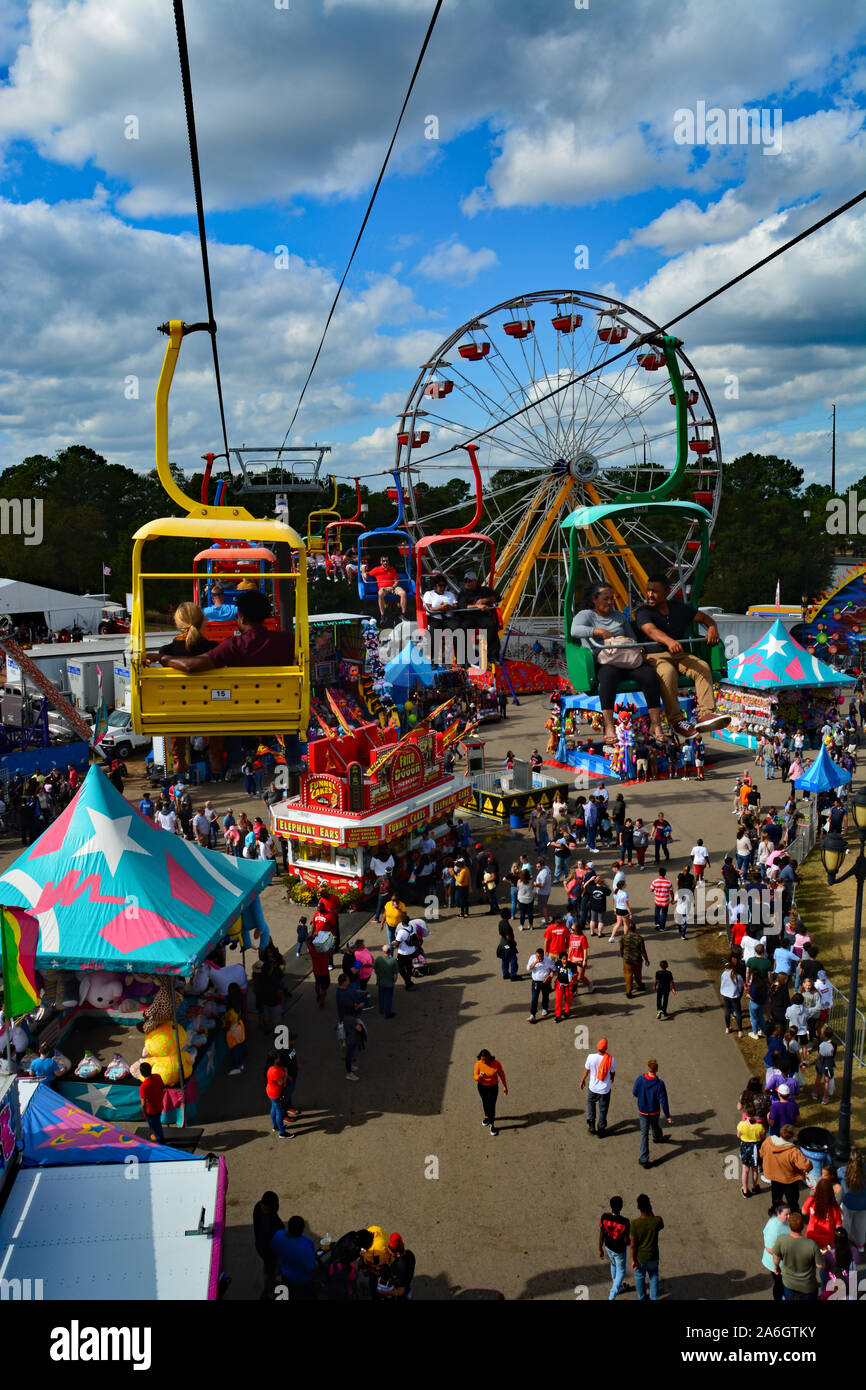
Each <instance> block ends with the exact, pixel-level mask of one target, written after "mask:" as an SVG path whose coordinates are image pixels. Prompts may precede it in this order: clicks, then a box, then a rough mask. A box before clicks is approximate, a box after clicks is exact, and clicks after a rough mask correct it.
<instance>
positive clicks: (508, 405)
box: [455, 358, 547, 464]
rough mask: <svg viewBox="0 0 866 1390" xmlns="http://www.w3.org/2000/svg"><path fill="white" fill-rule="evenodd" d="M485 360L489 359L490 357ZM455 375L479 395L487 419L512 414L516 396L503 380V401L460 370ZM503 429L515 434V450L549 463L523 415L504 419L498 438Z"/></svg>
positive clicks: (475, 432)
mask: <svg viewBox="0 0 866 1390" xmlns="http://www.w3.org/2000/svg"><path fill="white" fill-rule="evenodd" d="M485 360H487V361H489V358H488V359H485ZM455 375H456V376H459V377H460V378H461V380H462V381H463V382H464V383H465V386H466V387H468V388H470V389H471V390H472V391H474V392H475V393H476V395H477V396H478V402H477V403H478V404H479V405H480V407H481V409H482V410H483V411H484V413H485V416H486V418H487V419H491V420H495V419H496V417H497V416H498V415H501V414H505V415H509V414H511V411H512V410H513V408H514V397H513V395H512V394H510V393H509V392H508V390H507V389H506V388H505V386H504V384H503V383H502V382H501V381H500V383H499V384H500V386H502V389H503V390H504V391H505V396H504V398H503V400H502V401H497V400H496V399H495V398H494V397H493V396H491V395H490V394H489V392H487V391H485V390H484V389H483V387H481V386H480V385H479V384H478V383H477V382H475V381H470V380H469V378H467V377H465V376H464V375H463V373H462V372H460V371H459V370H458V371H457V372H456V373H455ZM494 375H495V376H497V380H499V378H498V375H497V374H496V373H495V372H494ZM520 404H521V405H522V404H523V402H522V401H521V402H520ZM501 430H508V432H509V434H510V435H513V436H514V439H515V441H516V446H515V451H519V450H523V452H524V453H528V454H530V456H531V457H534V458H536V459H537V461H538V462H539V463H540V464H546V463H547V460H546V458H545V457H544V456H543V455H542V453H541V452H540V451H539V449H538V442H537V439H536V436H535V434H534V433H533V432H532V430H531V429H530V428H529V427H528V426H527V425H526V424H524V423H523V417H522V416H520V417H518V419H517V420H510V421H508V423H507V424H506V423H505V422H504V421H503V423H502V425H500V426H499V427H498V430H497V437H498V438H501V435H500V431H501ZM472 433H473V434H477V433H478V431H477V430H476V429H473V430H472Z"/></svg>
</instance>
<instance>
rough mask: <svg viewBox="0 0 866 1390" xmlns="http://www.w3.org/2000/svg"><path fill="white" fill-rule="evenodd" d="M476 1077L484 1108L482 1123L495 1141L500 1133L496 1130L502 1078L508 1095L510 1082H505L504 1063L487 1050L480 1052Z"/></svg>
mask: <svg viewBox="0 0 866 1390" xmlns="http://www.w3.org/2000/svg"><path fill="white" fill-rule="evenodd" d="M474 1076H475V1080H476V1082H477V1083H478V1094H479V1095H480V1097H481V1104H482V1106H483V1108H484V1119H483V1120H482V1121H481V1123H482V1124H483V1125H484V1126H485V1128H487V1129H489V1131H490V1133H491V1135H492V1136H493V1138H494V1139H495V1138H496V1136H497V1134H498V1133H499V1130H498V1129H497V1128H496V1102H497V1100H498V1099H499V1081H500V1078H501V1079H502V1089H503V1091H504V1092H505V1094H506V1095H508V1082H507V1081H506V1080H505V1072H504V1071H503V1070H502V1063H501V1062H497V1060H496V1058H495V1057H494V1056H493V1054H492V1053H490V1052H487V1051H486V1050H484V1051H482V1052H479V1054H478V1060H477V1061H476V1063H475V1072H474Z"/></svg>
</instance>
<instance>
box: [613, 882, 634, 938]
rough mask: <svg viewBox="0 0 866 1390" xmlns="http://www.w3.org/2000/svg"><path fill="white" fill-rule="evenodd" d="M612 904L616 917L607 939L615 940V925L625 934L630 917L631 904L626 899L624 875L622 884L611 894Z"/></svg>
mask: <svg viewBox="0 0 866 1390" xmlns="http://www.w3.org/2000/svg"><path fill="white" fill-rule="evenodd" d="M613 906H614V911H615V912H616V919H615V921H614V924H613V931H612V932H611V934H610V936H609V937H608V940H609V941H615V940H616V929H617V927H622V934H623V936H625V929H626V927H627V926H628V924H629V921H630V919H631V906H630V904H629V900H628V893H627V892H626V890H625V876H623V886H622V887H621V888H618V889H617V891H616V892H615V893H614V895H613Z"/></svg>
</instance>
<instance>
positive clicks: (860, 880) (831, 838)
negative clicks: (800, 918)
mask: <svg viewBox="0 0 866 1390" xmlns="http://www.w3.org/2000/svg"><path fill="white" fill-rule="evenodd" d="M851 809H852V811H853V813H854V823H855V825H856V826H857V834H858V836H859V839H860V850H859V853H858V855H857V858H856V859H855V860H854V863H853V864H852V865H851V868H850V869H849V870H848V871H847V873H844V874H842V875H840V874H839V870H840V869H841V867H842V865H843V863H844V861H845V856H846V855H847V853H848V845H847V843H846V841H845V837H844V835H839V834H838V833H836V832H834V831H830V833H829V834H827V835H824V836H823V838H822V840H821V863H822V865H823V867H824V872H825V874H826V875H827V882H828V883H829V884H830V886H831V887H832V886H833V884H834V883H844V882H845V880H846V878H851V876H852V875H853V877H854V878H855V879H856V882H857V897H856V901H855V903H854V939H853V941H852V943H851V978H850V981H849V984H848V1018H847V1021H846V1024H845V1065H844V1068H843V1071H842V1099H841V1102H840V1105H839V1128H838V1131H837V1134H836V1143H835V1145H834V1151H833V1159H834V1162H835V1163H836V1165H837V1166H838V1167H841V1165H842V1164H844V1163H847V1162H848V1158H849V1156H850V1153H851V1083H852V1080H853V1076H854V1031H855V1029H854V1025H855V1022H856V1017H857V986H858V984H859V978H858V977H859V973H860V922H861V917H862V914H863V885H864V883H866V788H861V790H860V791H859V792H857V794H856V796H855V797H854V798H853V800H852V802H851Z"/></svg>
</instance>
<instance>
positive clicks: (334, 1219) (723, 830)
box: [0, 697, 769, 1301]
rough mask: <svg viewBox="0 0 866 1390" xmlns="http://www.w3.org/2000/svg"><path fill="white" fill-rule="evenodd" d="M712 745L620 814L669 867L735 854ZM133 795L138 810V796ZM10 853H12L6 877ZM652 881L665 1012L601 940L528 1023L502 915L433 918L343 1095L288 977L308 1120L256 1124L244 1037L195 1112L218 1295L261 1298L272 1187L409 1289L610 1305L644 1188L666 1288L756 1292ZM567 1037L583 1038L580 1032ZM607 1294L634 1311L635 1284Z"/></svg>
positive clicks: (745, 1230)
mask: <svg viewBox="0 0 866 1390" xmlns="http://www.w3.org/2000/svg"><path fill="white" fill-rule="evenodd" d="M546 714H547V702H546V700H545V699H544V698H542V697H535V698H532V699H525V700H524V701H523V702H522V704H521V706H520V709H519V710H517V711H512V713H511V714H510V715H509V718H508V720H507V721H506V722H504V723H503V724H500V725H492V726H487V728H486V729H485V736H486V737H487V738H488V764H489V765H495V761H496V758H497V757H499V758H501V757H502V756H503V754H504V752H505V749H506V748H507V747H512V748H514V750H515V752H517V753H518V754H528V752H529V750H530V749H531V748H532V747H533V745H534V744H536V743H538V742H539V739H540V738H541V737H542V736H543V735H542V725H543V723H544V719H545V718H546ZM542 746H543V745H542ZM714 751H717V756H718V760H719V761H718V764H717V767H716V768H715V769H713V770H710V771H708V774H707V780H706V782H705V783H703V784H702V785H698V784H694V783H691V784H690V783H684V782H679V781H675V782H662V783H656V784H652V785H650V786H641V787H629V788H626V789H625V795H626V800H627V803H628V808H629V814H632V815H634V814H643V815H644V817H645V818H647V817H648V818H649V819H650V820H651V819H652V818H653V816H654V815H655V814H656V812H657V811H658V810H659V809H662V810H664V811H665V812H666V813H667V815H668V818H669V819H670V821H671V824H672V825H673V828H674V835H675V839H674V842H673V845H672V849H671V852H672V862H671V866H670V867H671V869H672V870H673V872H674V873H675V872H676V870H677V868H678V867H679V866H680V864H681V863H682V861H683V859H684V857H685V855H686V854H687V853H688V850H689V849H690V848H691V845H692V844H693V843H694V839H695V837H696V836H697V835H698V834H701V835H702V836H703V838H704V840H705V842H706V843H707V845H708V846H709V848H710V850H711V853H712V855H713V870H715V869H717V868H718V866H719V864H720V862H721V856H722V855H723V854H724V853H726V852H728V851H729V850H730V848H731V847H732V846H731V844H730V841H731V838H732V836H731V831H732V827H733V824H734V818H733V816H731V814H730V807H731V795H730V789H731V785H732V782H733V778H734V775H735V773H736V772H737V771H738V770H739V768H741V767H742V766H743V765H744V764H743V759H742V755H741V754H738V755H737V756H733V755H732V754H731V753H729V752H728V750H726V749H724V748H722V747H719V748H718V750H716V748H715V745H714ZM209 793H210V795H211V799H212V800H213V802H214V805H215V806H216V807H217V809H218V811H219V812H220V814H222V812H223V810H224V807H225V806H226V805H228V804H232V805H233V806H234V807H235V810H237V809H239V807H241V806H244V805H246V799H245V798H244V797H243V796H242V794H241V793H240V792H239V791H238V789H237V787H236V786H230V787H226V788H225V789H223V788H221V787H214V788H210V789H209ZM128 794H129V796H130V799H131V800H132V799H135V800H137V795H136V787H135V784H134V783H133V784H131V785H130V787H129V788H128ZM202 799H204V798H203V797H202ZM477 824H478V825H479V826H481V825H484V826H485V832H484V838H485V840H489V841H490V843H491V845H492V847H493V848H494V849H495V851H496V853H497V855H498V856H499V858H500V862H501V863H502V864H503V865H504V866H507V864H508V863H510V861H511V858H512V857H513V855H514V852H515V851H516V850H517V849H518V847H519V846H520V845H521V844H524V845H525V844H527V843H528V844H529V846H530V847H531V845H532V841H531V836H530V835H529V833H528V831H524V832H517V834H516V835H513V834H512V832H510V831H505V832H503V831H501V830H499V829H498V828H497V827H495V826H494V825H493V824H492V823H491V822H486V823H483V822H477ZM18 852H20V850H19V849H18V848H17V847H16V846H14V845H9V844H8V842H7V843H6V844H5V845H4V846H3V852H2V855H0V864H2V866H3V867H5V866H6V865H7V864H8V863H9V862H10V860H11V859H12V858H13V857H15V855H16V854H17V853H18ZM594 858H595V860H596V862H597V863H599V862H600V863H601V864H602V865H603V866H604V867H608V866H609V865H610V863H611V861H612V858H613V856H612V854H611V852H610V851H602V852H599V853H597V854H596V855H595V856H594ZM652 876H653V875H652V872H651V864H650V865H648V868H647V871H646V872H645V873H643V874H640V873H638V872H637V870H636V869H635V870H634V871H632V873H631V874H630V876H629V890H630V893H631V896H632V902H633V905H634V907H635V910H636V916H637V921H638V926H639V929H640V930H642V931H645V933H646V938H647V943H648V950H649V955H650V960H651V962H652V964H651V968H650V970H649V971H648V972H647V975H648V977H649V979H650V980H651V979H652V974H653V971H654V969H655V967H656V965H657V963H658V961H659V960H660V959H661V958H662V957H665V958H666V959H667V960H668V961H669V962H670V965H671V968H672V970H673V972H674V976H675V979H676V982H677V986H678V991H679V992H678V994H677V995H676V997H675V999H674V1001H673V1009H674V1012H673V1016H672V1017H671V1018H670V1019H668V1020H666V1021H658V1020H657V1019H656V1010H655V1000H654V996H653V994H652V992H651V991H648V992H647V993H646V994H645V995H643V996H640V997H637V998H635V999H633V1000H627V999H626V998H625V994H624V986H623V981H622V972H621V964H620V958H619V952H618V948H617V946H615V945H609V944H608V942H607V940H606V939H605V940H604V941H603V942H602V941H599V940H597V939H596V940H593V941H592V942H591V948H592V951H591V960H592V966H593V969H592V977H593V980H594V982H595V984H596V992H595V994H593V995H592V996H589V995H586V994H584V993H581V996H580V999H579V1003H578V1006H577V1008H576V1010H575V1011H574V1014H573V1018H572V1020H571V1022H570V1023H569V1024H568V1025H562V1024H560V1025H556V1024H555V1023H554V1019H553V1016H552V1014H551V1016H550V1018H548V1019H545V1020H543V1021H540V1022H539V1024H537V1025H536V1026H535V1027H530V1026H529V1025H528V1024H527V1022H526V1018H527V1013H528V1004H529V988H528V985H527V983H526V981H525V979H522V980H521V981H520V982H519V983H511V982H504V981H503V980H502V979H501V977H500V971H499V963H498V961H497V960H496V958H495V947H496V943H497V932H496V925H495V922H496V919H495V918H492V917H489V916H487V915H485V909H484V908H481V907H473V909H472V915H471V917H470V919H469V920H468V921H463V922H461V921H460V920H459V919H458V918H457V917H456V916H455V915H454V914H453V913H445V914H444V915H443V919H442V920H441V921H440V922H439V923H438V924H436V925H435V927H434V931H433V934H432V936H431V938H430V950H429V952H428V954H429V956H430V958H431V960H432V963H433V973H432V974H431V975H430V976H429V977H428V978H426V979H424V980H422V981H420V982H419V983H418V987H417V988H416V989H415V990H414V991H413V992H411V993H410V994H408V995H407V994H406V993H405V992H404V990H403V987H402V985H400V986H399V989H398V994H397V998H396V1011H397V1017H396V1018H395V1019H393V1020H392V1021H385V1020H384V1019H381V1018H380V1017H379V1015H378V1014H377V1013H368V1014H366V1015H365V1021H368V1022H369V1047H368V1050H367V1052H366V1053H364V1054H362V1055H361V1056H360V1059H359V1070H360V1074H361V1081H360V1082H359V1083H358V1084H354V1085H353V1084H347V1083H346V1081H345V1080H344V1068H343V1063H342V1061H341V1059H340V1056H339V1052H338V1050H337V1046H336V1040H335V1035H334V1028H335V1023H336V1018H335V1012H334V1006H333V1002H331V1001H329V1006H328V1008H327V1009H326V1010H325V1011H324V1012H320V1011H319V1010H317V1009H316V1008H315V1005H314V1002H313V990H312V984H311V982H310V981H309V980H303V981H301V982H300V983H299V985H298V987H297V989H296V990H295V991H294V993H293V995H292V1000H291V1003H290V1005H289V1008H288V1011H287V1021H288V1022H289V1024H290V1025H291V1027H292V1028H293V1029H295V1030H297V1032H298V1033H299V1035H300V1036H299V1041H298V1050H299V1056H300V1060H301V1074H300V1080H299V1084H298V1089H297V1092H296V1097H297V1102H298V1104H299V1105H300V1106H301V1107H302V1108H303V1111H304V1114H303V1117H302V1119H301V1120H300V1121H298V1122H297V1123H296V1125H295V1131H296V1134H297V1138H295V1139H294V1140H291V1141H279V1140H277V1139H276V1138H275V1137H273V1136H272V1134H271V1133H270V1124H269V1121H268V1119H267V1109H266V1104H265V1100H264V1085H263V1080H262V1070H261V1064H262V1062H263V1059H264V1056H265V1051H266V1039H265V1037H264V1036H259V1035H256V1034H255V1033H254V1030H251V1046H250V1057H249V1060H248V1064H247V1068H246V1071H245V1072H244V1074H243V1075H242V1076H240V1077H229V1076H227V1075H225V1074H223V1075H221V1076H220V1077H219V1078H218V1079H217V1080H216V1081H215V1082H214V1084H213V1086H212V1088H211V1090H210V1091H209V1093H208V1094H207V1096H206V1097H205V1100H204V1103H203V1105H202V1107H201V1109H200V1111H199V1115H198V1117H197V1121H196V1123H198V1124H202V1125H203V1126H204V1129H205V1133H204V1136H203V1140H202V1147H203V1148H204V1149H209V1150H213V1151H215V1152H217V1153H225V1154H226V1155H227V1156H228V1163H229V1191H228V1231H227V1242H226V1268H227V1270H228V1272H229V1273H230V1274H231V1275H232V1278H233V1283H232V1286H231V1289H230V1291H229V1295H228V1296H229V1297H230V1298H255V1297H256V1296H257V1295H258V1293H259V1291H260V1288H261V1284H260V1275H259V1265H258V1261H257V1259H256V1257H255V1254H254V1252H253V1249H252V1240H251V1232H250V1220H251V1213H252V1206H253V1204H254V1202H255V1201H256V1200H257V1198H258V1197H259V1196H260V1195H261V1193H262V1191H263V1190H265V1189H266V1188H273V1189H274V1190H275V1191H276V1192H278V1194H279V1196H280V1199H281V1210H282V1214H283V1215H284V1217H288V1216H290V1215H292V1214H293V1213H294V1212H299V1213H301V1214H302V1215H303V1216H305V1217H306V1219H307V1221H308V1222H309V1224H310V1227H311V1229H312V1231H313V1232H314V1233H315V1234H316V1235H321V1234H323V1233H325V1232H326V1231H329V1232H330V1233H331V1234H332V1235H339V1234H342V1232H343V1231H345V1230H347V1229H349V1228H351V1227H359V1226H362V1225H364V1224H366V1223H376V1224H379V1225H382V1226H384V1227H386V1229H388V1230H399V1231H400V1232H401V1233H402V1235H403V1236H404V1239H405V1240H406V1243H407V1245H409V1246H411V1248H412V1249H414V1250H415V1252H416V1254H417V1256H418V1276H417V1279H416V1294H415V1296H416V1297H417V1298H450V1297H462V1298H506V1299H536V1298H543V1299H551V1298H556V1299H574V1298H575V1297H576V1296H581V1297H589V1298H591V1299H605V1298H606V1297H607V1291H608V1287H609V1282H608V1277H607V1276H608V1266H607V1261H606V1259H605V1260H604V1261H603V1262H602V1261H600V1260H599V1259H598V1256H597V1234H596V1232H597V1223H598V1218H599V1215H600V1213H601V1211H602V1210H604V1209H605V1207H606V1205H607V1200H608V1198H609V1197H610V1196H611V1195H613V1194H614V1193H620V1194H621V1195H622V1196H623V1198H624V1199H625V1211H626V1214H627V1215H634V1214H635V1197H636V1195H637V1194H638V1193H639V1192H643V1191H646V1192H648V1193H649V1194H650V1196H651V1198H652V1201H653V1205H654V1207H655V1209H656V1211H657V1212H659V1213H660V1214H661V1215H662V1216H663V1217H664V1219H665V1231H664V1232H663V1234H662V1238H661V1253H662V1265H661V1269H662V1292H663V1295H664V1296H665V1297H667V1298H669V1299H753V1298H763V1297H766V1294H767V1289H768V1285H769V1278H768V1276H767V1275H766V1274H765V1272H764V1271H763V1270H762V1268H761V1266H760V1263H759V1257H760V1250H761V1241H760V1233H761V1227H762V1224H763V1221H764V1220H765V1219H766V1206H767V1203H766V1202H765V1201H764V1199H763V1197H757V1198H753V1199H751V1200H750V1201H749V1202H744V1201H743V1199H742V1197H741V1195H740V1190H739V1181H738V1177H737V1176H734V1177H733V1178H727V1179H726V1177H725V1159H726V1157H728V1156H730V1155H732V1154H735V1152H736V1144H735V1141H734V1137H733V1136H734V1128H735V1125H736V1121H737V1118H738V1116H737V1113H736V1109H735V1102H736V1098H737V1096H738V1094H739V1092H740V1090H741V1089H742V1086H743V1084H744V1083H745V1080H746V1078H747V1073H746V1069H745V1065H744V1062H743V1060H742V1058H741V1055H740V1052H739V1050H738V1048H737V1046H736V1044H735V1043H734V1041H733V1040H732V1039H730V1038H727V1037H726V1036H725V1033H724V1024H723V1015H722V1012H721V1008H720V1004H719V997H718V992H717V986H716V983H715V982H714V981H708V979H707V977H706V974H705V972H704V970H703V969H702V968H701V966H700V964H699V962H698V958H697V951H696V948H695V943H694V940H691V939H690V940H687V941H685V942H683V941H681V940H680V938H679V935H678V934H677V933H676V931H674V930H669V931H668V932H666V933H665V934H664V936H657V935H655V933H654V932H653V930H652V900H651V896H650V892H649V882H650V880H651V878H652ZM710 879H711V880H712V879H713V873H712V872H711V874H710ZM281 896H282V889H281V886H280V887H276V886H275V887H272V888H271V889H269V890H268V891H267V893H266V895H265V900H264V908H265V913H266V915H267V917H268V920H269V921H270V923H271V926H272V930H273V932H274V936H275V938H276V940H277V942H278V944H279V945H280V947H281V949H283V950H285V951H286V952H287V953H288V952H289V951H291V952H292V953H293V952H294V944H295V933H294V924H295V921H296V919H297V915H298V912H299V909H296V908H294V907H292V906H287V905H285V904H284V903H283V902H282V901H281ZM562 901H564V897H563V895H562V890H561V889H555V890H554V897H553V899H552V902H553V903H554V905H556V904H557V903H561V902H562ZM702 930H707V931H711V930H712V931H714V930H715V929H714V928H703V929H702ZM364 934H365V938H366V939H367V941H368V943H370V942H371V938H372V941H373V942H375V941H376V940H377V939H381V938H380V935H379V933H378V929H377V928H376V926H375V924H372V925H371V926H370V927H369V928H367V929H365V933H364ZM540 940H541V932H540V931H539V930H536V931H535V932H532V933H529V932H524V933H522V934H521V933H518V942H519V946H520V954H521V959H520V967H521V973H524V970H525V965H526V961H527V959H528V957H529V954H530V952H531V950H532V948H533V947H534V946H535V945H536V944H538V943H539V942H540ZM292 959H294V958H293V955H292ZM292 969H293V972H294V971H295V970H296V969H298V967H297V966H295V965H294V964H293V966H292ZM576 1029H585V1030H586V1032H585V1036H582V1035H581V1034H580V1033H576V1032H575V1030H576ZM602 1034H606V1035H607V1037H608V1038H609V1040H610V1047H611V1051H612V1052H613V1054H614V1056H615V1058H616V1064H617V1074H618V1080H617V1082H616V1084H615V1087H614V1094H613V1101H612V1105H611V1111H610V1117H609V1126H610V1129H609V1134H608V1136H607V1137H606V1138H605V1139H604V1140H598V1139H595V1138H593V1137H591V1136H590V1135H589V1134H588V1132H587V1129H586V1126H585V1123H584V1117H585V1093H583V1094H582V1093H581V1092H580V1091H579V1089H578V1087H579V1082H580V1076H581V1073H582V1070H583V1060H584V1056H585V1053H586V1051H587V1047H586V1045H585V1043H586V1041H588V1043H589V1047H590V1049H591V1048H594V1046H595V1043H596V1040H597V1038H598V1037H599V1036H601V1035H602ZM481 1048H488V1049H489V1050H490V1051H491V1052H494V1053H495V1054H496V1055H497V1056H498V1057H499V1058H500V1059H501V1061H502V1063H503V1066H504V1068H505V1071H506V1075H507V1077H508V1082H509V1088H510V1092H509V1096H508V1097H507V1099H504V1100H503V1102H502V1104H501V1105H500V1116H501V1123H500V1131H501V1132H500V1135H499V1137H498V1138H495V1139H491V1138H490V1136H489V1135H488V1133H487V1131H486V1130H485V1129H483V1128H482V1126H481V1107H480V1103H479V1099H478V1095H477V1092H476V1089H475V1085H474V1083H473V1080H472V1068H473V1065H474V1061H475V1057H476V1054H477V1053H478V1052H479V1051H480V1050H481ZM651 1056H655V1057H657V1058H658V1060H659V1062H660V1070H661V1075H662V1077H663V1078H664V1079H665V1081H666V1083H667V1086H668V1091H669V1095H670V1099H671V1106H672V1111H673V1114H674V1117H675V1121H676V1123H675V1125H674V1126H673V1127H672V1128H671V1129H670V1130H669V1131H667V1133H668V1136H669V1137H668V1138H667V1139H666V1142H665V1144H664V1145H663V1146H662V1147H661V1149H659V1150H657V1151H656V1153H657V1162H656V1163H655V1164H654V1166H653V1168H652V1169H651V1170H649V1171H648V1172H645V1171H644V1170H643V1169H642V1168H641V1167H640V1166H639V1164H638V1138H639V1136H638V1131H637V1123H636V1113H635V1107H634V1101H633V1098H632V1096H631V1087H632V1083H633V1081H634V1079H635V1077H636V1076H638V1074H639V1073H640V1072H641V1071H642V1070H643V1069H644V1066H645V1064H646V1060H647V1058H649V1057H651ZM654 1156H655V1155H654ZM630 1282H631V1281H630ZM576 1290H579V1291H580V1293H578V1294H576V1292H575V1291H576ZM623 1297H625V1298H626V1300H627V1301H634V1299H635V1295H634V1294H633V1293H631V1294H627V1295H623Z"/></svg>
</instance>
